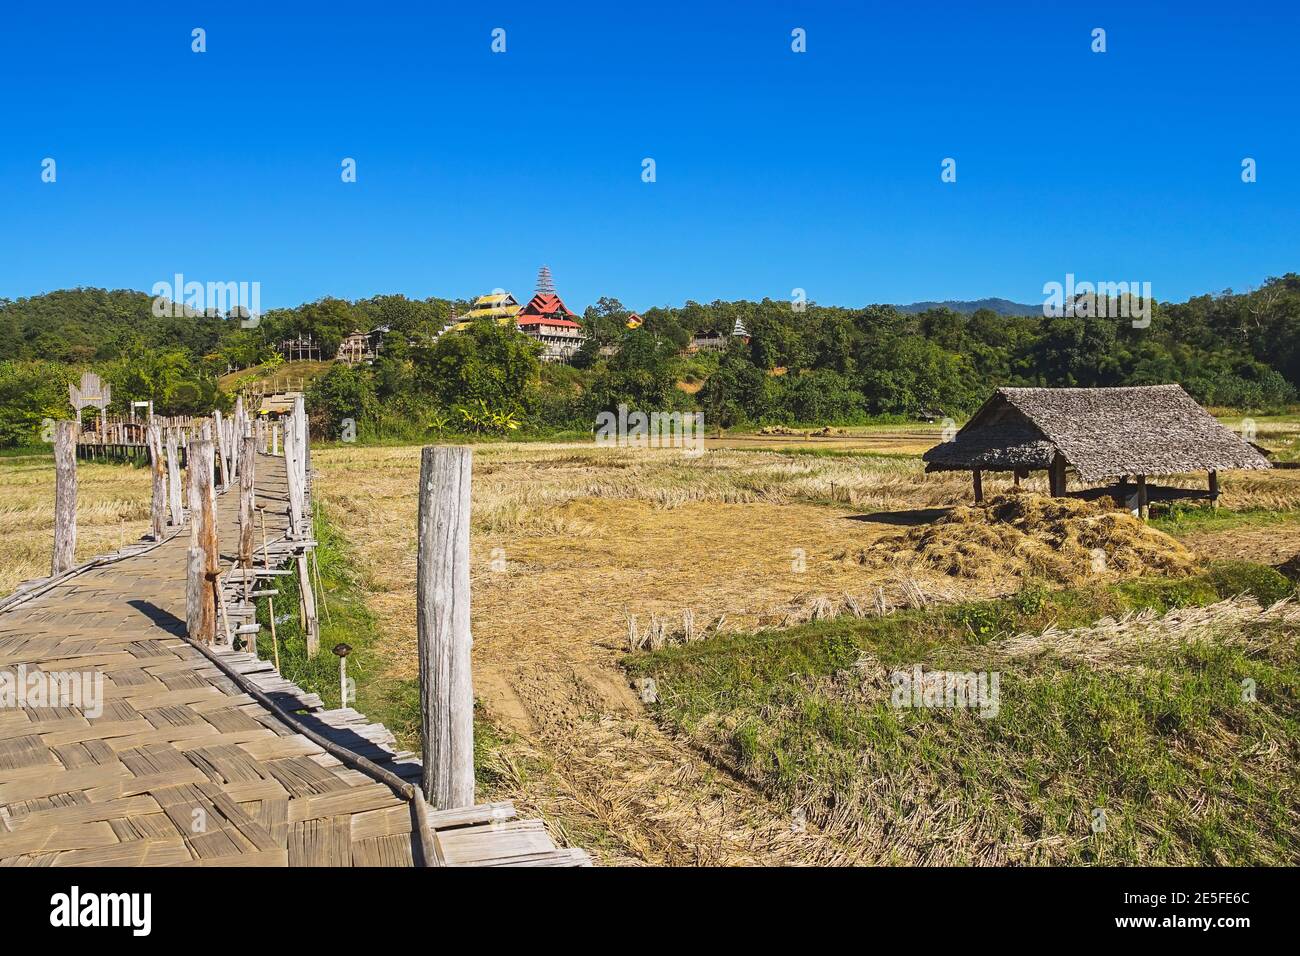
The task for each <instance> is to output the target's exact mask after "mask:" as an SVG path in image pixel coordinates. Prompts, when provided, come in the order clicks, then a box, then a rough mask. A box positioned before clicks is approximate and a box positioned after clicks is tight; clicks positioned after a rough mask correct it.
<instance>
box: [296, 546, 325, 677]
mask: <svg viewBox="0 0 1300 956" xmlns="http://www.w3.org/2000/svg"><path fill="white" fill-rule="evenodd" d="M295 564H296V565H297V570H298V591H299V595H300V598H301V600H300V603H299V610H300V611H301V613H302V634H303V637H304V638H305V639H306V642H307V656H308V657H315V656H316V655H317V654H318V653H320V621H319V620H318V619H317V617H316V595H315V593H314V592H313V591H312V588H311V574H310V572H308V570H307V554H306V552H305V551H300V552H299V553H298V556H297V558H295Z"/></svg>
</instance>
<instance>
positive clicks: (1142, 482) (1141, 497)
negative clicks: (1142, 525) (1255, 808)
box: [1137, 475, 1151, 521]
mask: <svg viewBox="0 0 1300 956" xmlns="http://www.w3.org/2000/svg"><path fill="white" fill-rule="evenodd" d="M1137 480H1138V517H1139V518H1141V519H1142V520H1143V521H1146V520H1147V518H1149V517H1150V516H1151V509H1150V508H1149V507H1148V505H1147V476H1146V475H1138V476H1137Z"/></svg>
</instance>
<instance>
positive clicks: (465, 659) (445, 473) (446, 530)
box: [416, 446, 474, 810]
mask: <svg viewBox="0 0 1300 956" xmlns="http://www.w3.org/2000/svg"><path fill="white" fill-rule="evenodd" d="M473 456H474V453H473V450H472V449H470V448H468V447H464V446H454V447H449V446H429V447H426V448H425V449H424V450H423V452H422V453H421V461H420V488H419V500H420V506H419V530H418V535H419V550H418V556H417V564H416V631H417V639H418V648H419V656H420V731H421V733H420V739H421V749H422V757H423V770H422V776H421V788H422V790H423V792H424V796H425V799H427V800H428V801H429V803H430V804H432V805H433V806H434V807H435V808H436V809H438V810H448V809H453V808H456V807H467V806H472V805H473V803H474V687H473V683H472V680H471V675H470V646H471V635H470V577H469V529H470V481H471V478H472V476H473V461H474V457H473Z"/></svg>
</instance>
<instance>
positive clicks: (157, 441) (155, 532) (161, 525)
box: [146, 425, 167, 541]
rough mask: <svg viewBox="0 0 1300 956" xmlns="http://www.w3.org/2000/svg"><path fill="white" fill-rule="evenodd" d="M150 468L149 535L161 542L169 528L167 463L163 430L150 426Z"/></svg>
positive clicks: (148, 434) (148, 432)
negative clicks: (151, 487) (151, 474)
mask: <svg viewBox="0 0 1300 956" xmlns="http://www.w3.org/2000/svg"><path fill="white" fill-rule="evenodd" d="M146 434H147V436H148V442H149V467H150V470H151V471H152V472H153V500H152V501H151V502H150V508H149V534H150V535H151V536H152V537H153V539H154V540H155V541H161V540H162V538H163V530H164V529H165V528H166V527H167V462H166V461H164V460H163V444H162V429H161V428H159V427H158V426H157V425H149V426H148V430H147V433H146Z"/></svg>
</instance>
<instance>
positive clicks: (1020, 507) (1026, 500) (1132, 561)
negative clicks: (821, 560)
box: [873, 493, 1197, 584]
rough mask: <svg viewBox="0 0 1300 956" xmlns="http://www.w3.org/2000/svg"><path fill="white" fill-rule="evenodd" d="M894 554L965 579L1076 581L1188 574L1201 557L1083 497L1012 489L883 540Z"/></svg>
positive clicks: (879, 549) (882, 546) (884, 549)
mask: <svg viewBox="0 0 1300 956" xmlns="http://www.w3.org/2000/svg"><path fill="white" fill-rule="evenodd" d="M873 551H875V552H876V553H877V554H882V553H883V554H890V553H891V552H892V555H891V557H892V559H893V560H897V561H902V562H903V563H907V564H912V565H920V566H923V567H927V568H931V569H933V570H936V571H940V572H943V573H946V574H951V575H955V576H958V577H963V578H982V577H988V576H990V575H1007V574H1013V575H1017V576H1020V577H1038V578H1046V579H1049V580H1052V581H1057V582H1060V583H1062V584H1075V583H1078V582H1080V581H1083V580H1085V579H1087V578H1089V577H1092V576H1096V575H1106V574H1111V575H1119V576H1121V577H1137V576H1140V575H1146V574H1165V575H1184V574H1190V573H1192V572H1193V571H1195V570H1196V563H1197V562H1196V559H1195V558H1194V557H1193V556H1192V553H1191V552H1190V551H1188V550H1187V549H1186V548H1185V547H1183V545H1182V544H1180V543H1179V542H1178V541H1176V540H1174V539H1173V538H1171V537H1170V536H1169V535H1167V534H1165V533H1163V532H1161V531H1156V530H1155V529H1153V528H1150V527H1148V526H1147V525H1146V524H1144V523H1143V522H1142V521H1140V520H1138V519H1137V518H1135V517H1133V516H1132V515H1130V514H1129V513H1127V512H1122V511H1121V512H1117V511H1107V510H1106V509H1104V508H1103V507H1101V506H1100V505H1098V504H1095V503H1092V502H1087V501H1082V500H1079V499H1077V498H1048V497H1045V496H1043V495H1035V494H1023V493H1022V494H1008V495H1000V496H998V497H996V498H993V499H992V500H991V501H989V502H988V503H987V504H986V505H984V506H982V507H974V508H968V507H957V508H954V509H953V510H952V512H951V513H950V514H948V515H946V516H944V517H943V518H940V519H939V520H938V521H935V522H934V523H933V524H930V525H926V526H924V527H918V528H913V529H911V530H910V531H908V532H906V533H904V534H900V535H894V536H892V537H889V538H884V539H881V540H880V541H879V542H877V544H876V546H875V548H874V549H873Z"/></svg>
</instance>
